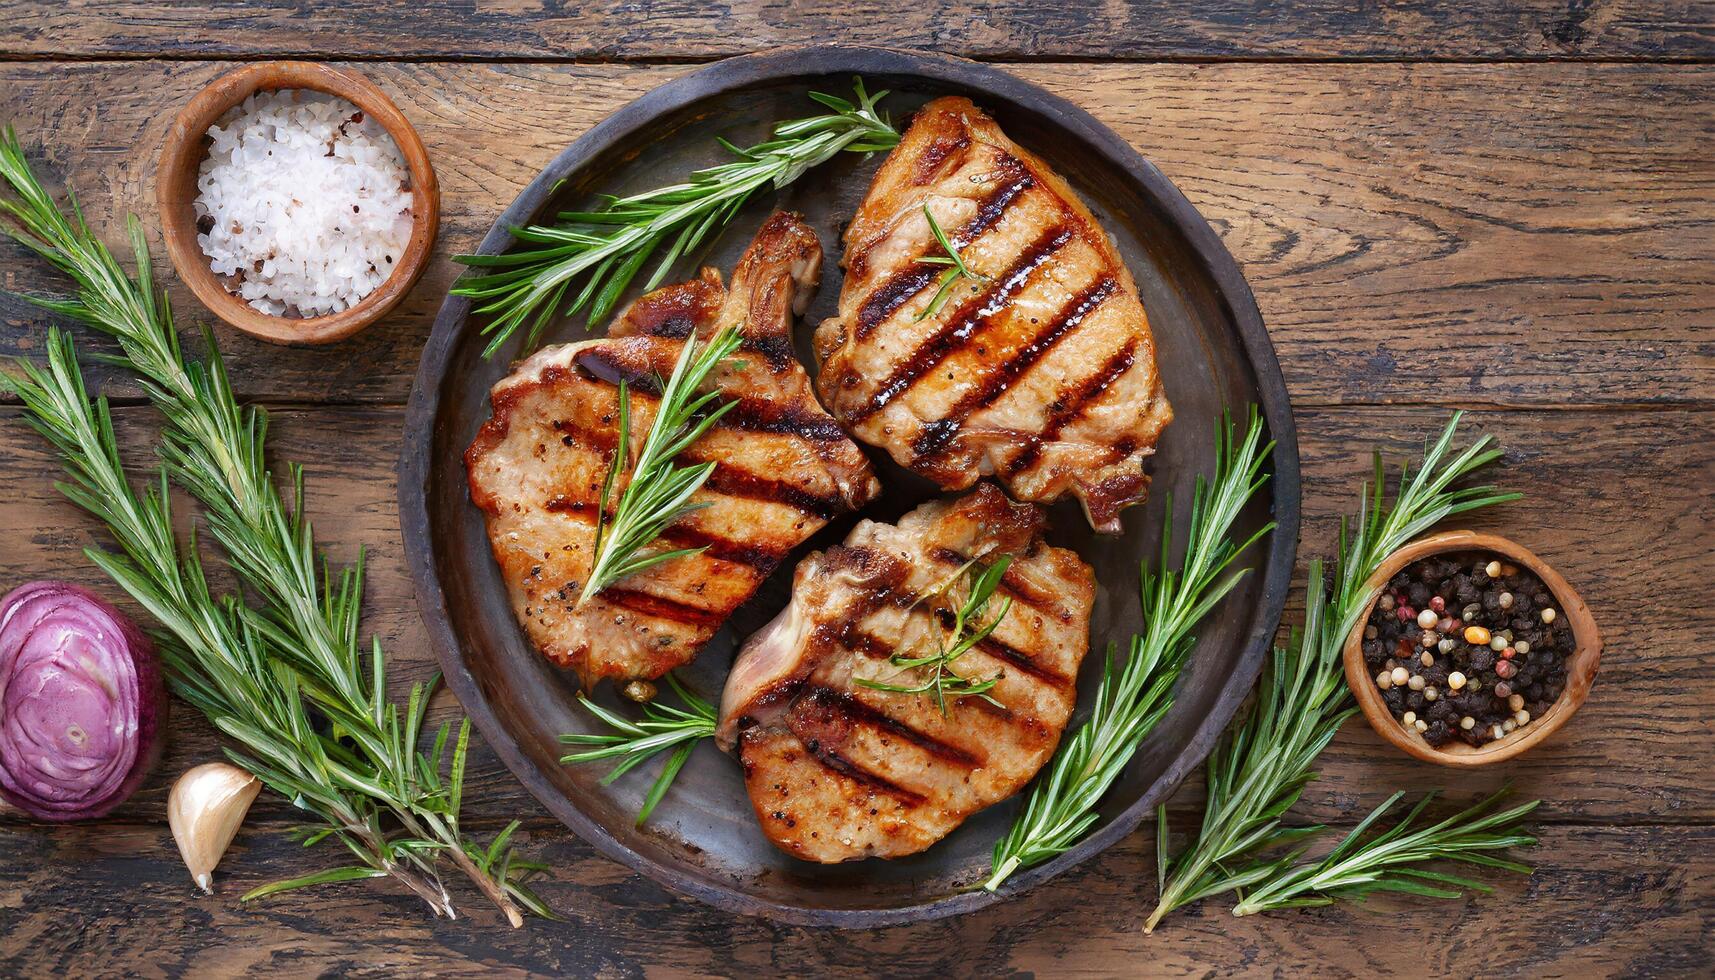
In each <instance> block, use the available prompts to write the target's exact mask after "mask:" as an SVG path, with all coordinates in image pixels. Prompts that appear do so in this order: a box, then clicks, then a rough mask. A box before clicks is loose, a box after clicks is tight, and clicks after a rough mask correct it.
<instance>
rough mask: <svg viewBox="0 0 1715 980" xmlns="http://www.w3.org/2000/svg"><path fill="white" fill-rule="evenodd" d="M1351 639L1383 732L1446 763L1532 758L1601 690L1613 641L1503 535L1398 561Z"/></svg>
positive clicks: (1454, 536)
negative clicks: (1597, 685) (1606, 651)
mask: <svg viewBox="0 0 1715 980" xmlns="http://www.w3.org/2000/svg"><path fill="white" fill-rule="evenodd" d="M1365 589H1366V591H1370V592H1373V593H1374V598H1372V599H1371V600H1370V603H1369V605H1368V606H1367V607H1366V608H1365V610H1364V615H1363V617H1362V618H1361V619H1359V621H1358V622H1357V623H1356V625H1354V626H1353V628H1352V633H1351V635H1350V636H1348V637H1347V638H1346V646H1345V651H1344V652H1345V668H1346V682H1347V683H1348V684H1349V685H1351V688H1352V693H1353V694H1354V695H1356V697H1357V699H1358V705H1359V707H1360V708H1362V709H1363V712H1364V717H1365V718H1366V719H1368V720H1369V723H1370V727H1371V728H1374V729H1375V730H1376V732H1377V734H1379V735H1381V737H1382V738H1384V739H1387V740H1388V741H1389V742H1391V743H1393V744H1394V745H1395V746H1397V747H1398V748H1399V749H1401V750H1402V751H1404V752H1405V753H1407V754H1408V755H1411V756H1415V757H1416V758H1419V759H1422V760H1424V761H1426V762H1435V763H1439V764H1441V765H1444V766H1486V765H1489V764H1490V763H1494V762H1501V761H1504V760H1506V759H1511V758H1512V757H1514V756H1516V755H1518V754H1520V753H1522V752H1525V751H1527V750H1528V749H1530V748H1531V747H1532V746H1534V745H1536V744H1537V743H1538V742H1541V741H1542V740H1543V739H1545V738H1547V737H1548V736H1550V735H1552V734H1553V733H1554V732H1555V731H1556V730H1558V729H1559V728H1560V726H1561V725H1564V724H1566V720H1567V719H1568V718H1571V717H1572V714H1573V712H1575V711H1577V710H1578V707H1579V705H1581V704H1583V703H1584V699H1585V697H1587V696H1588V695H1589V693H1590V686H1591V684H1593V683H1594V682H1595V680H1596V669H1597V667H1598V666H1599V665H1600V663H1601V659H1602V636H1601V633H1600V632H1599V631H1598V630H1597V628H1596V620H1595V619H1594V618H1593V617H1592V616H1591V615H1590V609H1589V607H1587V606H1585V605H1584V600H1582V599H1580V598H1579V597H1578V593H1577V592H1576V591H1574V590H1573V588H1572V586H1571V585H1569V584H1567V582H1566V580H1565V579H1564V578H1562V577H1561V576H1560V575H1559V573H1557V572H1555V570H1554V569H1553V568H1550V567H1549V566H1548V564H1547V563H1546V562H1544V561H1543V560H1542V559H1540V558H1538V557H1537V556H1536V555H1534V554H1532V553H1531V552H1530V551H1529V550H1527V549H1526V548H1524V547H1522V546H1520V545H1518V544H1516V543H1514V542H1512V541H1509V540H1507V539H1506V538H1503V537H1501V536H1500V535H1498V534H1484V533H1480V532H1477V531H1445V532H1442V533H1439V534H1431V535H1429V536H1427V537H1423V538H1419V539H1418V540H1416V541H1413V542H1411V543H1410V544H1408V545H1406V546H1405V547H1403V548H1401V549H1399V550H1398V551H1396V552H1394V553H1393V554H1392V555H1390V556H1388V558H1387V560H1386V561H1383V562H1382V563H1381V565H1380V566H1379V567H1378V568H1377V569H1376V572H1375V574H1374V575H1372V576H1370V578H1369V581H1367V582H1366V583H1365Z"/></svg>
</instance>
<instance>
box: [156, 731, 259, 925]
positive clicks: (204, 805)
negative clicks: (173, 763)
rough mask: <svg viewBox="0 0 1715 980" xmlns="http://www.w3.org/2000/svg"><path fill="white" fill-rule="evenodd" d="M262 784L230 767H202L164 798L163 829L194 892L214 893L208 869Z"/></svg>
mask: <svg viewBox="0 0 1715 980" xmlns="http://www.w3.org/2000/svg"><path fill="white" fill-rule="evenodd" d="M260 792H262V781H261V780H259V779H257V778H256V777H255V776H252V775H251V774H249V773H247V772H245V771H244V770H242V769H240V768H238V767H237V766H234V765H229V764H228V763H225V762H207V763H204V764H202V765H200V766H197V767H195V768H193V769H190V770H188V771H187V772H186V773H185V774H184V775H183V776H180V777H179V781H178V782H176V783H174V784H173V791H172V792H171V793H170V794H168V796H167V825H168V826H169V827H171V828H172V829H173V840H174V841H175V842H177V843H178V845H179V854H180V856H182V857H183V858H184V859H185V867H187V868H189V869H190V872H191V877H192V878H193V879H195V880H196V883H197V887H199V888H201V889H202V890H203V891H205V892H208V893H209V894H211V895H212V894H213V893H214V867H215V865H217V864H219V863H220V858H221V855H223V854H225V853H226V849H227V847H228V846H229V845H231V843H232V838H233V837H234V836H235V835H236V834H237V833H238V827H239V825H240V824H242V823H243V822H244V815H245V814H246V813H248V812H250V804H251V803H252V802H254V801H255V799H256V794H258V793H260Z"/></svg>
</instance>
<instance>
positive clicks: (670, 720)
mask: <svg viewBox="0 0 1715 980" xmlns="http://www.w3.org/2000/svg"><path fill="white" fill-rule="evenodd" d="M667 685H668V686H669V687H671V688H672V689H673V693H675V694H677V695H678V696H679V700H681V701H683V702H685V707H683V708H673V707H669V706H667V705H664V704H662V703H661V701H660V699H659V698H657V699H656V700H654V701H651V702H649V703H648V704H645V705H644V706H643V720H642V721H631V720H629V719H626V718H623V717H621V716H619V715H617V714H614V713H613V712H611V711H609V710H607V709H606V708H604V707H602V706H601V705H599V704H596V703H595V702H594V701H591V700H590V699H588V698H586V697H584V696H582V695H579V696H578V700H579V701H581V702H583V705H584V707H586V708H588V709H589V710H590V713H591V714H593V715H595V716H596V717H597V718H600V719H601V720H602V721H604V722H606V723H607V725H608V726H609V727H611V728H613V729H614V731H615V733H616V734H612V735H583V734H572V735H561V736H560V741H562V742H564V743H566V744H567V745H595V746H600V747H599V748H594V749H586V750H584V751H582V752H575V753H573V754H571V755H568V756H564V757H562V758H561V759H560V761H561V762H562V763H567V764H571V763H578V762H599V761H600V760H602V759H621V760H623V761H621V762H620V764H619V765H617V766H614V767H613V771H612V772H610V773H608V774H607V775H606V776H604V777H602V784H603V785H606V784H608V783H611V782H613V781H614V780H616V779H618V778H619V777H621V776H623V775H625V774H626V773H628V772H630V771H631V770H632V769H634V768H636V767H637V766H639V765H641V764H643V763H645V762H648V761H649V760H650V759H653V758H655V757H656V756H657V755H660V754H661V753H662V752H665V751H667V750H668V749H672V750H673V754H672V755H671V756H669V757H668V758H667V764H666V765H665V766H663V767H662V769H661V774H660V775H659V776H656V777H655V782H654V784H653V785H651V786H650V787H649V794H648V795H647V796H645V797H644V798H643V808H642V809H640V810H638V811H637V823H638V824H639V825H642V824H643V822H644V821H646V820H648V819H649V815H650V814H651V813H654V812H655V805H656V804H658V803H660V802H661V798H662V797H663V796H666V795H667V789H668V787H670V786H672V785H673V779H674V777H676V776H678V775H679V770H680V769H683V768H684V767H685V760H686V759H689V758H690V757H691V750H692V749H695V748H696V747H697V743H698V742H700V741H702V740H703V739H705V738H713V737H714V734H715V722H716V721H717V716H716V713H715V706H714V705H712V704H710V703H709V702H707V701H704V700H703V699H702V698H699V697H697V696H696V695H695V694H692V693H691V692H690V691H688V690H686V689H685V686H684V685H683V684H680V683H679V679H678V678H676V677H674V676H673V675H672V674H668V675H667Z"/></svg>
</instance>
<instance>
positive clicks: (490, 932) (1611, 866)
mask: <svg viewBox="0 0 1715 980" xmlns="http://www.w3.org/2000/svg"><path fill="white" fill-rule="evenodd" d="M521 836H524V837H525V839H524V840H523V842H522V846H523V848H524V849H525V850H527V851H529V852H532V853H534V854H535V855H537V856H539V857H541V858H543V859H545V860H548V861H550V862H552V863H553V864H554V865H555V867H556V869H557V870H556V874H555V880H554V881H553V882H552V883H549V884H547V885H545V886H544V887H543V892H544V894H545V896H546V897H547V899H548V900H549V901H550V902H551V903H552V904H553V905H554V907H555V908H556V909H558V910H559V911H560V913H561V914H562V915H563V916H564V917H565V921H563V922H557V923H555V922H541V921H531V922H530V923H528V924H527V925H526V926H525V927H524V928H523V929H521V930H517V931H511V930H508V929H507V928H506V927H505V924H504V923H503V922H500V921H498V920H497V917H496V916H495V915H493V914H492V913H490V912H489V911H488V910H486V909H482V908H480V907H479V906H478V905H477V904H475V903H474V902H472V901H468V900H467V901H466V903H465V907H466V909H467V914H468V917H467V918H462V919H459V920H456V921H452V922H447V921H444V920H442V921H435V920H431V919H429V918H428V917H427V915H426V914H424V912H423V910H422V908H421V906H419V905H417V904H415V900H414V899H411V898H409V897H405V896H401V895H400V894H398V893H396V892H394V891H393V890H391V889H389V888H387V886H386V885H385V884H383V883H377V882H372V883H365V884H362V885H340V886H334V887H329V888H324V889H321V890H319V891H315V892H300V893H297V894H295V895H292V896H286V897H283V898H279V899H275V900H272V901H267V902H261V903H256V904H253V905H249V906H244V905H240V904H239V903H238V901H237V899H236V898H235V896H236V895H238V894H240V893H241V892H242V890H244V889H246V888H249V887H253V886H255V885H258V884H261V883H264V882H266V881H269V880H272V878H273V877H274V876H276V875H278V874H279V873H280V872H281V870H282V869H285V868H291V867H301V866H302V862H303V861H304V858H303V857H302V856H301V852H300V851H299V849H298V848H297V847H296V846H295V845H293V844H291V843H289V842H287V841H286V840H284V839H283V837H282V835H281V834H279V833H277V832H275V831H273V830H260V831H258V830H255V829H251V828H246V830H245V831H244V832H242V833H241V834H240V835H239V838H238V841H237V842H236V845H235V847H234V849H233V850H232V852H230V853H229V854H228V855H227V858H226V862H225V863H224V864H223V865H222V866H221V869H220V871H219V873H218V875H217V887H218V889H219V891H218V893H217V894H216V895H215V896H213V897H206V896H203V895H202V894H200V893H198V892H197V891H196V890H195V888H194V886H193V885H192V884H191V882H190V879H189V876H188V875H187V874H186V873H185V871H184V867H183V865H181V864H180V863H179V860H178V856H177V854H176V852H175V851H174V850H173V844H172V841H171V839H170V838H169V837H168V836H167V835H166V833H165V831H164V830H163V829H162V828H159V827H148V826H137V825H130V824H117V825H107V826H101V827H59V828H52V829H47V828H35V827H30V828H20V827H17V826H14V825H7V824H0V853H4V854H8V855H19V856H22V855H24V854H29V855H32V857H30V858H28V859H25V860H18V859H17V858H14V859H11V860H7V861H4V862H0V970H3V971H4V972H6V973H7V974H9V975H14V976H47V975H62V974H63V975H76V976H83V975H111V974H130V973H134V972H140V973H144V974H149V975H166V976H177V975H181V974H194V975H197V976H221V977H224V976H236V975H239V974H244V975H255V974H263V975H273V974H289V975H292V976H303V975H308V974H337V975H345V974H349V973H385V974H389V975H397V974H405V973H411V972H424V973H430V974H433V975H436V976H484V977H490V976H523V975H534V974H552V975H561V976H586V977H590V976H625V977H631V976H642V975H644V974H646V973H647V974H651V975H653V974H657V973H662V974H669V975H674V976H728V977H731V976H746V975H750V976H822V975H826V974H827V973H828V972H831V971H836V970H849V971H853V972H855V973H858V974H860V975H872V974H873V973H874V972H875V971H876V969H877V964H882V963H885V964H886V970H887V972H888V973H890V974H892V975H903V976H1003V975H1050V976H1056V977H1059V976H1090V977H1097V976H1115V975H1120V974H1129V975H1140V974H1142V973H1145V972H1147V974H1148V975H1151V976H1210V975H1215V973H1217V972H1218V973H1219V975H1239V976H1271V975H1273V976H1278V975H1280V973H1281V972H1282V971H1285V972H1286V973H1287V974H1288V975H1311V974H1314V975H1317V976H1328V977H1359V976H1395V975H1397V976H1432V975H1433V976H1514V975H1532V976H1577V977H1608V976H1696V975H1704V976H1706V975H1707V974H1708V971H1709V970H1710V969H1711V966H1712V959H1711V957H1712V952H1711V945H1710V935H1709V923H1708V921H1707V917H1706V914H1705V913H1706V912H1707V911H1708V908H1709V906H1710V905H1711V903H1715V830H1712V829H1711V828H1708V827H1636V828H1612V827H1589V826H1566V827H1548V828H1544V829H1543V831H1542V834H1541V837H1542V843H1541V845H1540V846H1538V847H1536V848H1534V849H1532V850H1530V851H1529V852H1527V853H1526V854H1525V855H1524V856H1525V857H1526V858H1527V859H1528V860H1530V861H1532V862H1534V863H1535V864H1536V866H1537V871H1536V873H1535V874H1534V875H1532V876H1531V877H1529V878H1522V877H1517V876H1507V875H1502V874H1498V873H1489V872H1484V871H1479V872H1478V873H1477V875H1476V876H1477V877H1478V878H1479V879H1481V880H1484V881H1487V882H1490V883H1492V884H1493V885H1494V886H1495V891H1494V893H1493V894H1489V895H1478V896H1474V897H1471V898H1466V899H1461V900H1457V901H1449V902H1439V903H1435V904H1433V905H1431V906H1429V907H1428V908H1425V907H1423V906H1420V905H1417V904H1414V903H1413V902H1410V901H1407V900H1404V899H1402V898H1400V897H1397V896H1381V897H1378V898H1376V899H1373V900H1372V902H1371V904H1370V906H1368V907H1359V906H1342V907H1335V908H1328V909H1315V910H1308V911H1295V912H1285V913H1274V914H1270V915H1262V916H1251V917H1248V918H1243V919H1235V918H1233V917H1231V916H1230V915H1228V914H1227V910H1228V909H1229V908H1230V907H1231V906H1230V902H1229V903H1226V904H1221V903H1219V902H1218V901H1211V902H1209V903H1206V904H1205V905H1204V906H1202V907H1193V908H1191V909H1187V910H1185V911H1183V912H1181V913H1179V914H1178V915H1176V916H1175V917H1173V918H1170V919H1168V920H1167V921H1166V922H1164V923H1163V924H1162V926H1161V928H1160V929H1159V930H1158V931H1157V932H1156V933H1155V934H1154V935H1151V936H1146V935H1144V934H1143V933H1142V931H1141V930H1140V928H1139V926H1140V924H1141V922H1142V920H1143V917H1144V915H1145V914H1146V911H1147V909H1148V908H1149V906H1150V904H1151V901H1152V899H1153V897H1154V894H1155V885H1154V880H1155V878H1154V872H1153V869H1154V855H1153V850H1152V845H1151V838H1150V837H1149V836H1148V835H1146V834H1139V835H1133V836H1132V837H1131V838H1129V839H1128V840H1126V841H1125V842H1123V843H1122V844H1121V845H1119V846H1117V847H1115V848H1113V849H1112V850H1110V851H1108V852H1107V853H1106V854H1104V855H1102V856H1101V857H1099V858H1097V859H1096V860H1093V861H1091V862H1090V863H1088V864H1086V865H1085V866H1084V867H1082V868H1080V869H1078V870H1077V871H1075V872H1072V873H1070V874H1068V875H1066V876H1064V877H1062V878H1060V879H1059V880H1057V881H1054V882H1051V883H1049V884H1048V885H1045V886H1043V887H1042V888H1041V889H1038V890H1037V891H1035V892H1033V893H1031V895H1030V897H1029V898H1028V899H1023V900H1018V901H1013V902H1007V903H1003V904H1001V905H998V906H995V907H993V908H989V909H984V910H983V911H981V912H976V913H973V914H971V915H968V916H963V917H961V918H959V919H956V920H952V921H944V922H935V923H926V924H922V925H916V926H909V927H903V928H897V929H886V930H871V931H867V932H848V933H836V932H828V931H822V930H814V929H807V928H800V927H793V926H781V925H775V924H771V923H768V922H765V921H762V920H758V919H742V918H738V917H735V916H731V915H728V914H726V913H723V912H719V911H716V910H714V909H710V908H707V907H705V906H702V905H698V904H697V903H695V902H692V901H689V900H686V899H681V898H677V897H675V896H673V895H670V894H669V893H667V892H665V891H664V890H663V889H661V888H660V887H659V886H657V885H655V884H653V883H651V882H649V881H648V880H647V879H643V878H640V877H638V876H635V875H631V874H627V873H625V872H624V871H623V870H622V869H620V868H619V867H618V866H617V865H614V864H612V863H610V862H608V861H606V860H604V859H602V858H600V857H597V856H596V855H595V854H594V853H593V852H592V851H591V850H590V848H589V847H588V846H587V845H584V844H583V843H581V842H579V841H577V840H576V839H575V838H573V837H572V836H571V835H570V834H569V833H567V832H566V831H565V830H563V829H560V828H557V827H553V826H548V827H532V828H531V829H530V830H529V831H528V832H527V833H526V835H521ZM324 860H331V856H330V857H327V858H324ZM458 895H459V897H460V898H466V899H471V898H474V896H473V895H470V894H469V893H468V892H466V891H464V890H462V889H461V890H459V891H458Z"/></svg>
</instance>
